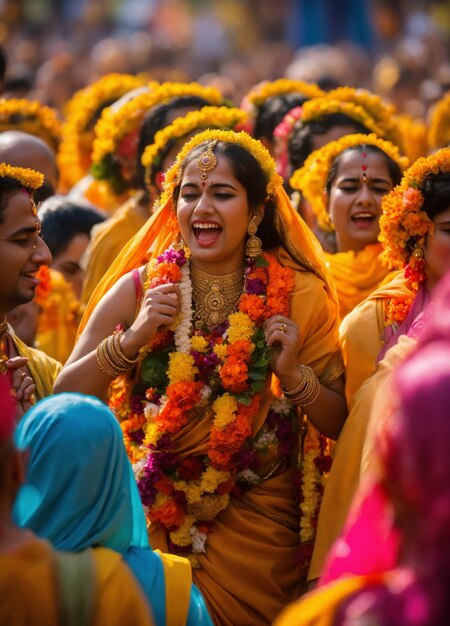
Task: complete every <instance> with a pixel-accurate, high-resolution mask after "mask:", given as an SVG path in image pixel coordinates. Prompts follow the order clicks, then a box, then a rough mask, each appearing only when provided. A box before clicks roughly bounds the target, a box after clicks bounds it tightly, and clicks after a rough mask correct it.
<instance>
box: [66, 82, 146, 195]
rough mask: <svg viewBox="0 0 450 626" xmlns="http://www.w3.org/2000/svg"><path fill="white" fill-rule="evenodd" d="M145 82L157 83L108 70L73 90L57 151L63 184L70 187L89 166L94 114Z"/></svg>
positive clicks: (84, 173) (83, 174)
mask: <svg viewBox="0 0 450 626" xmlns="http://www.w3.org/2000/svg"><path fill="white" fill-rule="evenodd" d="M146 84H149V86H150V87H154V86H156V85H157V83H148V78H147V77H145V76H133V75H132V74H107V75H105V76H102V77H101V78H100V79H99V80H98V81H96V82H95V83H93V84H92V85H89V86H88V87H85V88H84V89H80V91H77V92H76V93H75V94H74V96H73V97H72V98H71V100H70V101H69V102H68V104H67V113H66V121H65V122H64V124H63V127H62V141H61V144H60V146H59V153H58V164H59V168H60V171H61V175H62V181H61V183H62V185H63V187H66V188H67V189H70V188H71V187H72V186H73V185H74V184H75V183H76V182H77V181H79V180H80V179H81V178H83V176H85V175H86V173H87V170H88V169H89V167H90V164H91V153H92V143H93V138H92V136H91V131H90V129H89V125H90V124H91V122H92V118H93V116H94V114H95V113H96V112H97V111H98V110H99V108H100V107H101V106H102V105H104V103H107V102H111V101H116V100H118V99H119V98H121V97H122V96H123V95H125V94H126V93H128V92H129V91H132V90H133V89H136V88H138V87H142V86H144V85H146ZM88 129H89V132H87V131H88ZM92 134H93V132H92Z"/></svg>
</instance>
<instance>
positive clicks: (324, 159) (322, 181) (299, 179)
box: [289, 133, 408, 231]
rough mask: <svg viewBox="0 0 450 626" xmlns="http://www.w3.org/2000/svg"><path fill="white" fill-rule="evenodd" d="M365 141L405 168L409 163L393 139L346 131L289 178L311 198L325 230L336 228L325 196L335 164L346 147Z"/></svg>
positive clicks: (308, 198)
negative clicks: (331, 219) (330, 173)
mask: <svg viewBox="0 0 450 626" xmlns="http://www.w3.org/2000/svg"><path fill="white" fill-rule="evenodd" d="M364 145H371V146H376V147H377V148H379V149H380V150H382V151H383V152H384V153H386V154H387V155H388V156H389V157H390V158H391V159H392V160H393V161H395V162H396V163H397V165H398V166H399V167H400V169H401V170H404V169H405V168H406V167H407V166H408V159H407V158H406V157H404V156H401V155H400V152H399V149H398V148H397V146H395V145H394V144H392V143H391V142H390V141H386V140H383V139H380V138H379V137H377V136H376V135H363V134H360V133H358V134H354V135H345V136H344V137H341V138H340V139H338V140H336V141H330V143H328V144H326V145H325V146H323V147H322V148H319V149H318V150H315V151H314V152H312V153H311V154H310V155H309V156H308V158H307V159H306V161H305V163H304V165H303V167H301V168H300V169H298V170H296V171H295V172H294V174H293V175H292V177H291V178H290V180H289V183H290V185H291V187H292V188H293V189H298V190H299V191H301V192H302V194H303V195H304V197H305V198H306V200H307V201H308V202H309V204H310V205H311V207H312V209H313V211H314V213H315V214H316V216H317V220H318V223H319V226H320V228H322V229H323V230H326V231H332V230H334V227H333V225H332V223H331V221H330V217H329V214H328V211H327V206H326V202H325V199H324V190H325V188H326V182H327V177H328V172H329V170H330V167H331V164H332V163H333V161H334V159H335V158H336V157H337V156H338V155H339V154H341V152H344V150H347V149H348V148H351V147H353V146H364Z"/></svg>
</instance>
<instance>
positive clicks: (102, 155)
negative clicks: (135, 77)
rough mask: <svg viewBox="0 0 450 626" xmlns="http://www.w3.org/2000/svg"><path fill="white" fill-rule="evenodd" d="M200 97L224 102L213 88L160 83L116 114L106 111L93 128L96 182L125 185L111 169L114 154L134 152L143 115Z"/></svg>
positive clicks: (93, 157)
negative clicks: (179, 99)
mask: <svg viewBox="0 0 450 626" xmlns="http://www.w3.org/2000/svg"><path fill="white" fill-rule="evenodd" d="M188 95H189V96H199V97H201V98H204V99H205V100H207V101H208V102H209V103H210V104H212V105H216V106H217V105H220V104H222V103H223V101H224V98H223V96H222V94H221V93H220V91H219V90H218V89H216V88H214V87H204V86H203V85H200V84H199V83H195V82H193V83H171V82H168V83H163V84H162V85H160V86H159V87H157V88H156V89H154V90H153V91H152V92H150V93H144V94H141V95H138V96H136V98H133V99H132V100H130V101H129V102H127V103H125V104H124V105H123V106H122V107H121V108H120V109H119V110H113V109H111V108H108V109H105V110H104V111H103V113H102V116H101V118H100V119H99V121H98V122H97V124H96V126H95V140H94V145H93V152H92V173H93V175H94V176H95V178H96V179H98V180H105V181H107V182H109V184H111V185H113V186H114V187H116V188H118V189H123V188H124V186H125V187H126V186H127V185H128V183H127V181H125V180H124V179H123V177H122V176H121V174H120V168H119V167H118V164H115V165H114V155H115V154H116V152H117V151H129V150H131V149H134V150H135V149H136V147H137V146H136V141H137V134H138V132H139V129H140V126H141V124H142V120H143V118H144V115H145V114H146V113H147V111H149V110H150V109H152V108H153V107H155V106H157V105H159V104H162V103H163V102H167V101H168V100H170V99H172V98H176V97H179V96H188Z"/></svg>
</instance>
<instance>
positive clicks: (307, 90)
mask: <svg viewBox="0 0 450 626" xmlns="http://www.w3.org/2000/svg"><path fill="white" fill-rule="evenodd" d="M287 93H300V94H303V95H305V96H306V97H307V98H318V97H319V96H323V95H324V94H325V92H324V91H323V90H322V89H321V88H320V87H319V86H318V85H316V84H315V83H305V82H304V81H303V80H291V79H289V78H279V79H278V80H274V81H273V82H269V81H268V82H265V83H261V84H259V85H256V86H255V87H253V88H252V89H251V90H250V91H249V93H248V94H247V97H246V100H248V102H249V103H250V104H252V105H254V106H256V107H258V106H260V105H261V104H263V103H264V102H265V101H266V100H268V99H269V98H274V97H276V96H281V95H283V94H287Z"/></svg>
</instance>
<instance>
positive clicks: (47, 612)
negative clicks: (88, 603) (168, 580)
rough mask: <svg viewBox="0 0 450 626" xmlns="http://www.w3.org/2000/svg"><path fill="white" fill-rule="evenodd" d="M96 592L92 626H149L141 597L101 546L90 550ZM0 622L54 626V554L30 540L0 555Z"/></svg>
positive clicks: (112, 554)
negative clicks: (93, 566) (93, 564)
mask: <svg viewBox="0 0 450 626" xmlns="http://www.w3.org/2000/svg"><path fill="white" fill-rule="evenodd" d="M93 556H94V562H95V569H96V594H95V605H94V606H95V608H94V616H93V620H92V626H104V625H105V624H108V626H114V625H117V626H123V624H126V625H127V626H150V625H152V624H153V620H152V619H151V617H150V614H149V610H148V607H147V604H146V601H145V599H144V597H143V596H142V594H141V591H140V589H139V588H138V585H137V583H136V581H135V580H134V578H133V576H132V574H131V572H130V571H129V570H128V568H127V567H126V565H125V564H124V563H122V561H121V556H120V555H119V554H116V553H115V552H113V551H112V550H109V549H107V548H95V549H94V551H93ZM0 598H1V602H0V624H2V625H3V624H5V625H6V624H11V625H12V624H14V626H30V625H31V624H32V625H33V626H59V624H60V620H59V615H58V594H57V579H56V570H55V561H54V552H53V549H52V547H51V545H50V544H49V543H48V542H47V541H43V540H41V539H33V540H31V541H29V542H27V543H25V544H23V546H21V547H20V548H18V549H17V550H14V551H11V552H3V553H0Z"/></svg>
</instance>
